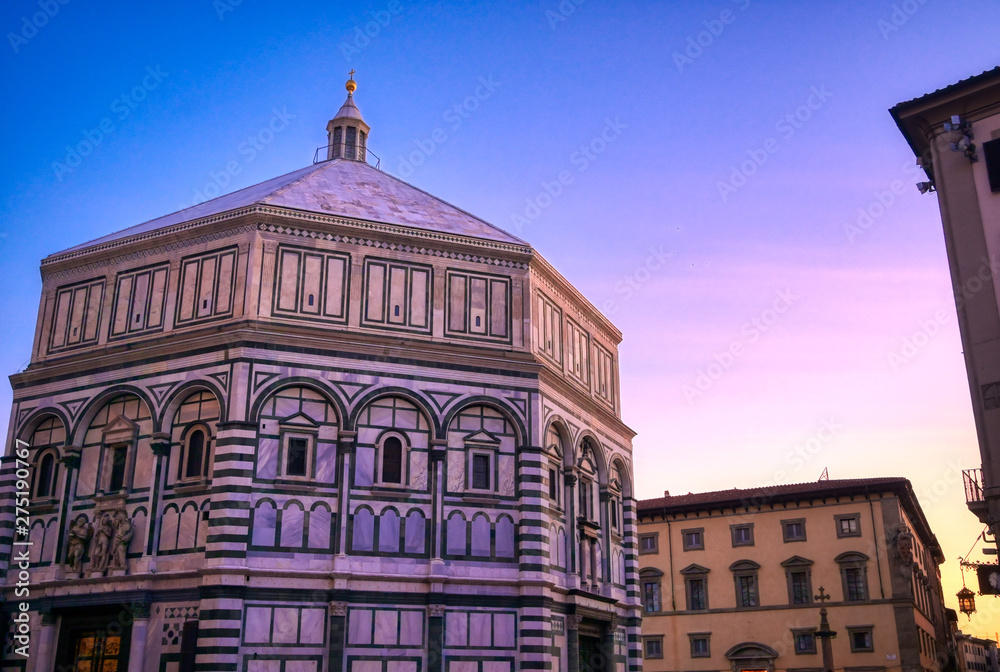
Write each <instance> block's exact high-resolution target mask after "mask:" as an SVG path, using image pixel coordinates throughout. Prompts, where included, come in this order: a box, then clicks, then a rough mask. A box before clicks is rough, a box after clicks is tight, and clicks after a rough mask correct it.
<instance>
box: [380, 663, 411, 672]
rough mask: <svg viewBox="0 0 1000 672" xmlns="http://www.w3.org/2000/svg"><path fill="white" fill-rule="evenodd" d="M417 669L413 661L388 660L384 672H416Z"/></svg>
mask: <svg viewBox="0 0 1000 672" xmlns="http://www.w3.org/2000/svg"><path fill="white" fill-rule="evenodd" d="M417 669H418V668H417V661H415V660H388V661H386V667H385V672H417Z"/></svg>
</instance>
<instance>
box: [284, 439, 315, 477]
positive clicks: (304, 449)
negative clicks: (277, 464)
mask: <svg viewBox="0 0 1000 672" xmlns="http://www.w3.org/2000/svg"><path fill="white" fill-rule="evenodd" d="M308 456H309V439H306V438H303V437H298V436H292V437H289V439H288V452H287V455H286V456H285V476H305V475H306V470H307V465H308Z"/></svg>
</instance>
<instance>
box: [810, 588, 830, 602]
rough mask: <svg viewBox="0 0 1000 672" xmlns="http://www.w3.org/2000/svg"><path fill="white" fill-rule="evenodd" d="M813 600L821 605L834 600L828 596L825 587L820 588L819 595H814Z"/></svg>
mask: <svg viewBox="0 0 1000 672" xmlns="http://www.w3.org/2000/svg"><path fill="white" fill-rule="evenodd" d="M813 599H814V600H816V601H817V602H819V603H820V604H823V603H824V602H826V601H827V600H832V599H833V598H832V597H831V596H830V595H827V594H826V591H825V590H823V586H820V587H819V595H814V596H813Z"/></svg>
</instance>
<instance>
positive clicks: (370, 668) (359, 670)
mask: <svg viewBox="0 0 1000 672" xmlns="http://www.w3.org/2000/svg"><path fill="white" fill-rule="evenodd" d="M350 672H382V661H380V660H352V661H351V669H350Z"/></svg>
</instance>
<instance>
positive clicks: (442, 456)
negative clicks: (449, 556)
mask: <svg viewBox="0 0 1000 672" xmlns="http://www.w3.org/2000/svg"><path fill="white" fill-rule="evenodd" d="M447 456H448V440H447V439H431V451H430V461H431V468H430V474H429V475H430V488H431V519H430V525H431V559H432V560H440V559H441V555H442V553H443V552H444V549H443V548H442V547H441V542H442V534H441V530H442V528H443V527H444V490H445V479H444V464H445V460H446V459H447Z"/></svg>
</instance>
